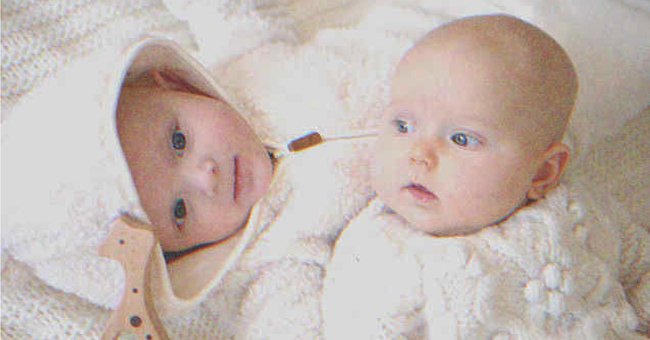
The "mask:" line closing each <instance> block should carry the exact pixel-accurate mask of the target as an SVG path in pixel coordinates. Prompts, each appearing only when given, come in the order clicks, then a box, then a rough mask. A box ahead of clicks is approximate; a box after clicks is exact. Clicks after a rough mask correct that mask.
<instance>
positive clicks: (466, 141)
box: [450, 132, 480, 147]
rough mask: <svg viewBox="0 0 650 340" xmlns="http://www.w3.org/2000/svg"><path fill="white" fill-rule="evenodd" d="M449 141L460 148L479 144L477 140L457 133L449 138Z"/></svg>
mask: <svg viewBox="0 0 650 340" xmlns="http://www.w3.org/2000/svg"><path fill="white" fill-rule="evenodd" d="M450 139H451V141H452V142H454V143H455V144H457V145H459V146H462V147H474V146H478V145H479V144H480V141H479V140H478V138H476V137H474V136H471V135H468V134H466V133H463V132H458V133H455V134H453V135H452V136H451V137H450Z"/></svg>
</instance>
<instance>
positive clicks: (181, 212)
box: [174, 198, 187, 229]
mask: <svg viewBox="0 0 650 340" xmlns="http://www.w3.org/2000/svg"><path fill="white" fill-rule="evenodd" d="M185 216H187V209H186V208H185V200H183V199H182V198H179V199H177V200H176V203H175V204H174V223H175V224H176V228H178V229H181V228H182V227H183V224H185Z"/></svg>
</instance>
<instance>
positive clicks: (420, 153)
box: [409, 142, 438, 170]
mask: <svg viewBox="0 0 650 340" xmlns="http://www.w3.org/2000/svg"><path fill="white" fill-rule="evenodd" d="M409 160H410V162H411V164H414V165H417V166H423V167H425V168H426V169H427V170H430V169H432V168H434V167H435V166H436V165H437V164H438V154H437V150H435V147H433V146H431V145H430V143H426V142H419V143H418V142H416V143H414V144H413V145H412V146H411V150H410V154H409Z"/></svg>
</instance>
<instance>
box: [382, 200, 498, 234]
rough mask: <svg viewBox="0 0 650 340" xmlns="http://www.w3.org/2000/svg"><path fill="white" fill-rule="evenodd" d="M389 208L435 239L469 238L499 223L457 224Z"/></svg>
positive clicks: (409, 223)
mask: <svg viewBox="0 0 650 340" xmlns="http://www.w3.org/2000/svg"><path fill="white" fill-rule="evenodd" d="M388 208H389V209H390V210H391V211H393V212H395V213H396V214H397V215H399V216H400V217H401V219H402V220H404V221H405V222H406V223H407V224H408V226H409V227H410V228H412V229H414V230H418V231H421V232H423V233H426V234H428V235H431V236H435V237H456V236H467V235H471V234H475V233H477V232H479V231H481V230H483V229H485V228H488V227H490V226H492V225H494V224H495V223H497V222H489V221H492V219H486V220H485V221H486V222H476V223H470V224H455V223H450V222H449V221H446V220H445V219H444V217H442V216H437V215H436V216H426V215H425V216H423V215H421V214H417V213H413V212H412V211H403V212H402V213H400V211H399V210H400V209H392V208H391V207H390V206H388Z"/></svg>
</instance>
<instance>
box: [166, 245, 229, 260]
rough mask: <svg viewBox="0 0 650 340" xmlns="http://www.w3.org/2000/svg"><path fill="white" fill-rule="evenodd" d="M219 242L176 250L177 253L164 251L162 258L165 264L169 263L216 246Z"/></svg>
mask: <svg viewBox="0 0 650 340" xmlns="http://www.w3.org/2000/svg"><path fill="white" fill-rule="evenodd" d="M219 242H220V241H213V242H207V243H201V244H198V245H195V246H193V247H190V248H187V249H183V250H177V251H165V252H163V256H164V257H165V262H166V263H170V262H172V261H174V260H176V259H179V258H181V257H183V256H185V255H187V254H189V253H192V252H195V251H197V250H199V249H203V248H205V247H209V246H211V245H214V244H217V243H219Z"/></svg>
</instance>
